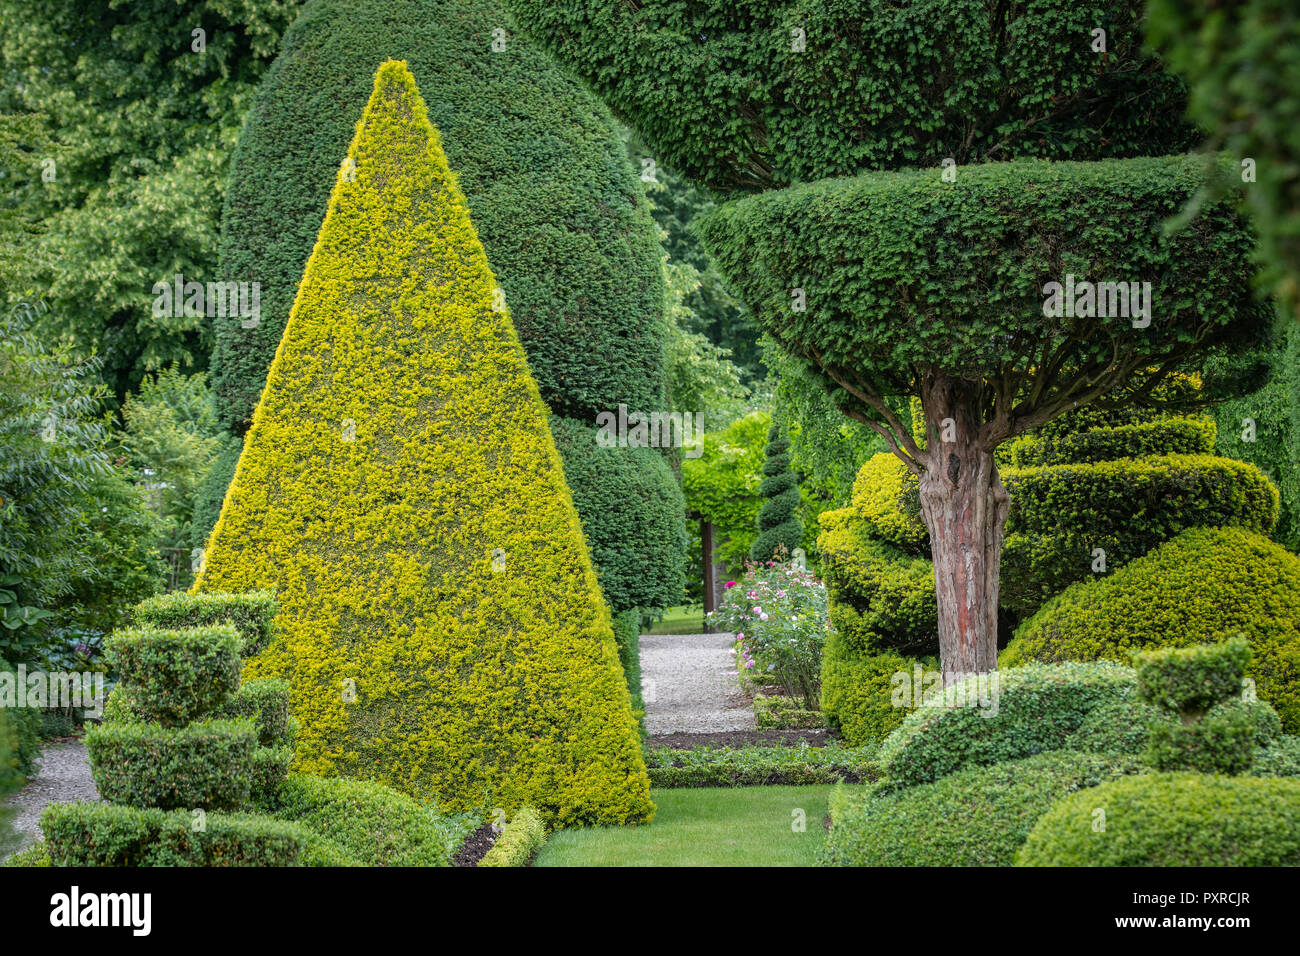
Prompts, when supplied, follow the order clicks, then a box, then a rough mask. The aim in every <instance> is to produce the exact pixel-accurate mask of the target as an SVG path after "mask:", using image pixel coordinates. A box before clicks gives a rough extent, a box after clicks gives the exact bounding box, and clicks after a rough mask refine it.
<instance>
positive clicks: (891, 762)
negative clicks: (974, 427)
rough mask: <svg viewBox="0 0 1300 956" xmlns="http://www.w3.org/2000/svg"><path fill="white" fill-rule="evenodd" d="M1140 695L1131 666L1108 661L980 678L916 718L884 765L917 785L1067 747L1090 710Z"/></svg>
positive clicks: (888, 744) (891, 742) (893, 739)
mask: <svg viewBox="0 0 1300 956" xmlns="http://www.w3.org/2000/svg"><path fill="white" fill-rule="evenodd" d="M909 676H910V675H909ZM1135 690H1136V681H1135V678H1134V675H1133V671H1132V670H1131V669H1130V668H1127V667H1120V666H1118V665H1115V664H1111V663H1106V662H1100V663H1095V664H1056V665H1026V666H1024V667H1014V668H1011V669H1009V670H999V671H993V672H991V673H989V674H982V675H972V676H970V677H967V678H965V680H964V681H960V682H958V683H957V684H955V685H953V686H952V687H949V688H945V689H944V691H943V693H942V694H939V695H936V696H935V697H934V699H930V698H929V697H927V699H926V700H925V702H924V703H923V704H922V706H920V707H918V708H917V709H916V710H915V711H913V712H912V713H911V714H909V715H908V716H907V718H906V719H905V720H904V721H903V724H902V726H901V727H899V728H898V730H896V731H894V732H893V733H892V734H890V735H889V737H887V738H886V739H885V741H884V742H883V743H882V744H881V745H880V765H881V767H882V768H883V769H884V771H885V773H886V774H888V776H889V778H890V780H892V781H894V782H895V783H897V784H899V785H901V786H904V787H911V786H916V785H917V784H921V783H929V782H931V781H933V780H938V779H940V778H941V777H946V776H948V775H949V774H952V773H956V772H957V771H958V770H961V769H964V768H966V767H978V766H987V765H989V764H996V763H1002V762H1003V761H1007V760H1016V759H1018V758H1020V757H1028V756H1030V755H1032V754H1036V753H1043V752H1046V751H1050V750H1060V749H1062V748H1063V747H1064V746H1065V742H1066V740H1067V739H1068V738H1069V736H1070V735H1071V734H1073V733H1074V732H1075V731H1076V730H1078V729H1079V726H1080V724H1081V723H1082V722H1083V719H1084V718H1085V717H1086V716H1087V715H1088V713H1089V712H1090V711H1092V710H1094V709H1095V708H1097V707H1100V706H1102V705H1103V704H1108V703H1112V702H1114V701H1116V700H1123V699H1125V698H1128V697H1131V696H1133V694H1134V693H1135Z"/></svg>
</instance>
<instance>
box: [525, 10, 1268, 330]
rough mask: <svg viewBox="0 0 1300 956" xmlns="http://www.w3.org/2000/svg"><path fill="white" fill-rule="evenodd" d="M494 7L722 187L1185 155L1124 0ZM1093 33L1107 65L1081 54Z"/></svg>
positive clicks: (1173, 95) (1184, 131)
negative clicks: (1097, 32)
mask: <svg viewBox="0 0 1300 956" xmlns="http://www.w3.org/2000/svg"><path fill="white" fill-rule="evenodd" d="M507 6H508V7H509V9H510V10H511V11H512V12H513V13H515V15H516V18H517V19H518V20H519V22H520V25H521V26H523V27H524V28H525V29H527V30H528V31H529V32H530V34H531V36H532V37H533V38H534V39H536V41H537V42H539V43H541V44H543V45H544V46H545V47H546V48H547V49H548V50H550V51H551V52H552V53H553V54H554V55H555V57H556V58H557V59H558V60H559V61H560V62H561V63H563V64H564V65H565V66H567V67H568V68H569V69H571V70H574V71H575V72H576V73H577V74H578V75H579V76H582V77H583V78H584V79H585V80H586V81H587V82H589V83H590V84H592V86H593V87H594V88H595V89H596V91H597V92H598V93H600V95H601V96H603V97H605V99H606V102H608V103H609V104H610V106H611V107H612V108H613V109H614V110H615V111H616V112H617V113H618V114H619V115H621V116H623V117H625V118H626V119H627V121H628V122H629V123H631V124H632V125H633V126H635V127H636V128H637V130H638V132H640V133H641V134H642V135H643V136H644V137H645V139H646V141H647V143H648V144H649V146H650V147H651V148H652V149H653V150H654V151H655V153H656V155H658V156H661V157H662V158H663V162H664V163H665V164H666V165H670V166H672V168H673V169H674V170H677V171H679V172H680V173H682V174H683V175H686V176H690V177H692V178H693V179H697V180H699V181H701V182H703V183H704V184H706V185H708V186H710V187H713V188H715V189H718V190H720V191H724V192H726V191H729V190H737V191H739V190H746V191H747V190H753V189H761V188H768V187H773V186H777V187H779V186H782V185H785V184H788V183H791V182H801V181H807V180H814V179H822V178H824V177H830V176H845V175H853V174H854V173H858V172H861V171H863V170H866V169H897V168H899V167H911V166H915V165H917V164H918V163H920V162H925V161H927V160H928V161H929V162H930V163H932V164H933V163H935V162H937V160H936V159H934V157H940V156H948V157H953V158H954V160H955V162H956V163H957V165H958V166H963V167H964V166H966V165H967V164H968V163H974V162H980V161H981V160H982V159H984V158H986V157H987V158H990V159H992V158H996V159H999V160H1000V159H1006V158H1016V157H1021V156H1024V155H1026V154H1029V155H1048V156H1051V157H1052V158H1066V157H1071V158H1079V159H1086V158H1093V157H1099V156H1128V155H1133V154H1134V153H1147V152H1180V151H1183V150H1185V149H1187V148H1189V147H1190V146H1191V145H1192V144H1193V143H1194V142H1195V138H1194V135H1193V134H1192V131H1191V128H1190V126H1189V125H1188V124H1186V123H1185V122H1184V120H1183V117H1182V110H1183V105H1184V101H1185V93H1184V90H1183V88H1182V86H1181V85H1180V84H1179V83H1177V82H1176V81H1175V80H1173V79H1172V78H1171V77H1169V76H1167V75H1165V74H1164V73H1162V72H1161V71H1160V69H1159V66H1158V64H1157V63H1156V61H1155V60H1154V58H1153V57H1152V56H1151V55H1150V53H1149V52H1148V51H1146V50H1145V49H1144V48H1143V45H1142V19H1143V10H1144V5H1143V4H1141V3H1136V2H1134V0H1093V2H1088V3H1080V4H1069V5H1061V4H1025V5H1019V6H1014V7H1008V8H1003V7H1000V6H993V7H991V6H989V5H987V4H984V3H980V2H977V0H925V2H920V3H908V4H902V5H899V4H897V3H892V2H888V0H870V2H868V3H852V4H838V3H820V4H815V5H809V4H805V3H798V2H795V0H780V2H770V3H761V4H754V3H748V4H725V3H724V4H714V3H695V4H689V5H685V6H684V5H682V4H680V3H675V2H669V0H642V2H639V3H636V4H634V5H628V6H617V7H611V6H610V5H609V4H607V3H604V2H602V0H564V2H558V3H557V2H554V0H509V2H508V3H507ZM1099 23H1100V24H1105V25H1106V36H1107V41H1108V47H1107V49H1108V54H1107V55H1106V56H1105V57H1099V56H1098V55H1097V54H1096V53H1094V52H1092V50H1091V49H1090V45H1089V43H1088V42H1087V41H1088V37H1089V35H1090V31H1091V30H1092V29H1093V28H1094V27H1095V26H1096V25H1097V24H1099ZM794 26H797V27H799V28H800V30H801V31H802V35H803V37H804V40H805V42H804V43H802V44H799V43H796V42H794V39H795V38H794V35H793V33H792V27H794ZM1079 37H1083V41H1079V39H1078V38H1079ZM741 78H744V81H743V82H741ZM1044 104H1051V109H1050V114H1051V115H1050V116H1046V115H1044V114H1045V113H1046V112H1048V111H1047V110H1046V109H1045V108H1044ZM850 118H858V119H860V122H855V121H850ZM1281 154H1282V155H1288V152H1287V151H1281ZM1243 155H1249V154H1243ZM936 179H937V176H936ZM970 235H972V236H973V235H977V233H975V232H972V233H970ZM809 301H810V302H811V301H813V300H812V299H811V297H810V300H809ZM810 311H811V307H810Z"/></svg>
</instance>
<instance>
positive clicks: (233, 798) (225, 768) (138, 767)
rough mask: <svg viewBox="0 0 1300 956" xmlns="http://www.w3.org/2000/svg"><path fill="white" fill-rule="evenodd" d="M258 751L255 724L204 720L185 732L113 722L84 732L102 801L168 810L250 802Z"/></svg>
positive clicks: (92, 769) (180, 729)
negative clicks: (254, 753) (256, 751)
mask: <svg viewBox="0 0 1300 956" xmlns="http://www.w3.org/2000/svg"><path fill="white" fill-rule="evenodd" d="M256 746H257V730H256V728H255V727H254V725H253V722H252V721H251V720H204V721H199V722H196V723H192V724H190V725H188V726H186V727H162V726H160V725H158V724H152V723H126V724H119V723H111V724H101V725H100V726H98V727H93V728H91V729H90V730H89V731H88V732H87V733H86V751H87V753H88V754H89V756H90V770H91V775H92V776H93V777H94V779H95V786H96V787H97V788H98V790H99V795H100V796H101V797H103V798H104V799H105V800H108V801H110V802H112V803H120V804H125V805H127V806H132V807H142V808H143V807H161V808H162V809H164V810H170V809H177V808H193V807H203V808H205V809H206V808H211V809H216V810H220V809H228V808H229V809H234V808H237V807H239V806H240V805H242V804H244V803H246V802H247V801H248V798H249V794H250V792H251V788H252V785H253V775H252V766H253V751H254V749H255V748H256Z"/></svg>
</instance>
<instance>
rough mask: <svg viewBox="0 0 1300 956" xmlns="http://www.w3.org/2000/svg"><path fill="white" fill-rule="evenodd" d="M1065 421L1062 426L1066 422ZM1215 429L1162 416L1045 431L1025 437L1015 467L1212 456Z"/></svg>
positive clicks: (1015, 451)
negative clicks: (1159, 456) (1157, 457)
mask: <svg viewBox="0 0 1300 956" xmlns="http://www.w3.org/2000/svg"><path fill="white" fill-rule="evenodd" d="M1068 418H1069V416H1062V418H1060V419H1057V421H1058V422H1065V421H1066V420H1067V419H1068ZM1215 433H1216V428H1215V424H1214V422H1213V421H1212V420H1209V419H1206V418H1173V417H1160V418H1156V419H1154V420H1152V421H1139V422H1133V423H1126V424H1123V425H1098V426H1096V427H1087V426H1086V425H1085V426H1084V427H1083V428H1082V429H1081V430H1077V431H1076V430H1065V429H1044V430H1043V433H1031V434H1028V435H1022V436H1021V437H1020V438H1018V439H1017V440H1016V441H1015V442H1014V443H1012V445H1011V446H1010V448H1009V449H1008V457H1009V458H1010V460H1011V464H1012V465H1013V466H1014V467H1016V468H1029V467H1033V466H1035V465H1064V464H1092V463H1095V462H1102V461H1106V460H1107V459H1110V458H1145V457H1147V456H1151V455H1211V454H1213V453H1214V437H1215Z"/></svg>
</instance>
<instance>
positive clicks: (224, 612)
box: [131, 502, 279, 657]
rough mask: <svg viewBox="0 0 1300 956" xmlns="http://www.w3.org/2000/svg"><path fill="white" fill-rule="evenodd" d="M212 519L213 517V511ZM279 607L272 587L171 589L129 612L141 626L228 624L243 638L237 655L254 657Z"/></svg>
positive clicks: (266, 639) (272, 632)
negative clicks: (229, 590) (216, 591)
mask: <svg viewBox="0 0 1300 956" xmlns="http://www.w3.org/2000/svg"><path fill="white" fill-rule="evenodd" d="M218 507H220V502H218ZM213 520H214V521H215V520H216V515H215V514H214V515H213ZM278 611H279V605H278V604H277V603H276V600H275V594H274V593H273V592H271V591H249V592H245V593H242V594H193V593H189V592H186V591H173V592H170V593H168V594H159V595H156V596H155V597H151V598H147V599H146V600H144V601H141V602H140V603H139V604H137V605H136V606H135V608H134V609H133V610H132V611H131V616H132V618H133V619H134V621H135V623H136V624H137V625H139V626H141V627H155V628H169V629H176V628H186V627H202V626H204V625H210V624H230V625H233V626H234V628H235V630H237V631H238V632H239V636H240V639H241V642H242V643H241V646H240V648H239V653H240V655H241V656H243V657H255V656H257V655H258V654H259V653H261V651H262V649H263V648H264V647H266V645H267V644H269V643H270V642H271V639H272V637H274V635H275V615H276V613H277V612H278Z"/></svg>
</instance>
